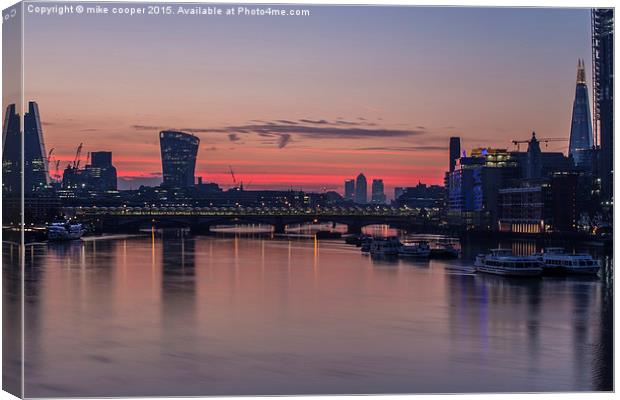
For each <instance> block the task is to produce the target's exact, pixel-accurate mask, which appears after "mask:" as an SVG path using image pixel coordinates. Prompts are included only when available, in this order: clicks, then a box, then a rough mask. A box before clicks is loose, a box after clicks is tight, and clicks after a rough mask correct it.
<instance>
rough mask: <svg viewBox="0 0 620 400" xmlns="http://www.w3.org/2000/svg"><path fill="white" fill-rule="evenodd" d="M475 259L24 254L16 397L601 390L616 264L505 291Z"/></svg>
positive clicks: (258, 241)
mask: <svg viewBox="0 0 620 400" xmlns="http://www.w3.org/2000/svg"><path fill="white" fill-rule="evenodd" d="M513 245H514V246H524V245H523V244H513ZM525 246H526V247H527V246H529V245H527V244H526V245H525ZM8 250H9V249H7V246H6V245H5V251H4V252H3V253H4V256H5V257H9V256H10V255H11V254H12V253H10V252H9V251H8ZM478 250H479V249H476V248H472V247H471V246H468V247H464V248H463V254H464V256H463V258H462V259H460V260H454V261H444V260H431V261H426V262H420V261H417V262H416V261H406V260H381V259H373V258H371V257H368V256H363V255H361V254H360V251H359V249H358V248H356V247H355V246H350V245H346V244H344V243H343V241H342V240H324V241H323V240H315V239H309V238H303V237H301V238H300V237H294V238H286V237H282V238H274V237H265V236H262V235H241V236H239V235H219V236H189V235H187V234H186V233H183V232H181V231H173V232H164V233H161V232H152V234H146V235H144V236H140V237H116V238H103V239H96V240H93V239H89V240H84V241H82V242H75V243H65V244H45V243H42V244H37V245H32V246H27V248H26V263H27V265H26V275H25V278H26V280H25V287H24V289H25V293H26V300H27V301H26V305H25V310H24V315H25V321H24V323H25V331H26V334H25V343H24V350H25V357H26V358H25V376H26V381H25V394H26V396H28V397H34V396H37V397H38V396H43V397H58V396H83V397H86V396H100V397H101V396H132V395H217V394H227V395H246V394H256V395H263V394H314V393H318V394H329V393H426V392H439V393H448V392H505V391H519V392H532V391H593V390H610V389H611V385H612V383H611V374H612V331H611V330H612V325H611V324H612V298H611V297H612V279H611V276H612V274H611V272H610V271H611V260H610V256H609V255H608V256H605V255H604V254H599V255H598V256H599V257H600V258H601V259H602V260H603V261H604V264H605V268H604V271H602V277H600V278H597V279H588V278H586V279H584V278H566V277H565V278H546V277H545V278H542V279H514V278H512V279H510V278H502V277H495V276H488V275H480V274H473V273H471V272H468V271H469V269H468V267H470V266H471V264H472V263H471V260H470V258H471V257H472V255H473V254H474V253H475V252H477V251H478ZM5 261H6V259H5ZM6 264H7V263H5V265H6ZM4 273H5V278H6V277H7V274H8V273H9V272H7V271H6V267H5V271H4ZM6 289H7V286H6V285H5V290H6Z"/></svg>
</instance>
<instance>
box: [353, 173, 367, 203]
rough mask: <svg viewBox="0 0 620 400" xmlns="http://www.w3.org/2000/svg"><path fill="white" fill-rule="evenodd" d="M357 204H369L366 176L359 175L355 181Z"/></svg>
mask: <svg viewBox="0 0 620 400" xmlns="http://www.w3.org/2000/svg"><path fill="white" fill-rule="evenodd" d="M355 202H356V203H357V204H366V203H368V183H367V182H366V177H365V176H364V174H361V173H360V174H359V175H358V176H357V179H356V180H355Z"/></svg>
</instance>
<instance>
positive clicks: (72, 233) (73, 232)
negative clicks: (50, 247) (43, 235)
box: [47, 222, 84, 241]
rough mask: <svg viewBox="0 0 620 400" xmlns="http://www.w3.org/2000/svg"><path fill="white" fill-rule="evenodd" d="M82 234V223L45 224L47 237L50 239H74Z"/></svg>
mask: <svg viewBox="0 0 620 400" xmlns="http://www.w3.org/2000/svg"><path fill="white" fill-rule="evenodd" d="M82 235H84V228H83V227H82V224H74V223H71V222H54V223H51V224H48V225H47V239H48V240H50V241H61V240H76V239H79V238H81V237H82Z"/></svg>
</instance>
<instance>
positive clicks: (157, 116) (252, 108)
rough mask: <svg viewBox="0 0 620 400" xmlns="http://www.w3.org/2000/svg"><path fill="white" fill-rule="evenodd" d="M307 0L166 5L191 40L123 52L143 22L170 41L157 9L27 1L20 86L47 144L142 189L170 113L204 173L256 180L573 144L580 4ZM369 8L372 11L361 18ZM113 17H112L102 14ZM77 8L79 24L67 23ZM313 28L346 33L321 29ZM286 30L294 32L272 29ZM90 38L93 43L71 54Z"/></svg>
mask: <svg viewBox="0 0 620 400" xmlns="http://www.w3.org/2000/svg"><path fill="white" fill-rule="evenodd" d="M309 8H310V10H311V11H312V15H311V16H310V17H303V18H302V17H299V18H300V19H295V18H294V21H292V20H290V19H289V20H277V21H275V20H268V19H267V20H265V19H224V18H221V19H217V18H215V19H212V20H210V21H211V23H210V24H203V23H202V22H203V21H202V20H200V19H186V18H182V17H171V19H169V20H168V22H169V23H170V24H172V25H173V26H174V27H175V28H178V29H179V30H180V31H179V35H182V37H183V38H184V41H183V43H179V44H178V45H177V46H178V47H179V48H178V49H177V47H173V46H169V48H170V50H169V52H171V53H172V54H167V55H165V56H164V55H161V54H159V53H158V51H157V50H156V48H151V49H147V51H143V50H144V49H142V50H141V51H140V52H134V51H132V43H134V41H135V42H136V43H137V42H140V43H144V42H145V37H144V36H145V35H148V34H149V33H152V34H153V35H154V36H153V37H152V41H153V42H158V41H160V40H164V41H165V42H166V43H169V42H170V41H171V40H174V38H172V39H170V38H168V39H166V38H163V37H160V35H162V33H161V32H158V31H157V29H156V28H157V26H158V23H159V22H161V21H160V20H157V19H155V20H153V19H148V18H136V19H132V21H129V19H128V18H125V19H123V18H121V17H110V16H106V17H105V18H104V17H97V16H89V17H88V18H87V19H86V18H75V17H72V16H70V15H67V16H63V17H59V18H55V19H50V18H43V17H38V16H34V15H31V16H29V18H28V19H27V20H26V21H27V24H32V26H31V27H28V29H26V32H27V33H26V36H25V50H24V58H25V60H26V61H27V62H26V63H25V65H26V70H25V78H26V81H27V82H29V83H28V85H26V87H25V94H26V98H28V99H33V100H35V101H37V102H38V103H39V105H40V106H41V110H42V111H41V119H42V122H43V130H44V135H45V140H46V147H47V148H48V150H49V149H51V148H54V149H55V157H56V159H60V160H62V162H61V168H63V166H64V165H66V163H67V162H69V161H71V160H72V159H73V157H74V155H75V149H76V147H77V145H78V144H79V143H80V142H84V149H85V151H99V150H106V151H112V152H113V153H114V160H115V166H116V167H117V168H118V176H119V188H121V189H127V188H129V187H133V188H137V187H138V186H139V185H141V184H147V185H157V184H159V183H160V182H161V180H162V178H161V173H162V171H161V158H160V154H159V143H158V134H159V132H160V131H161V130H166V129H178V130H184V131H188V132H191V133H193V134H194V135H196V136H197V137H199V138H200V140H201V144H200V148H199V150H198V156H197V165H196V177H202V178H203V180H204V181H208V182H216V183H219V184H221V185H222V186H224V187H226V186H233V182H232V181H231V177H230V174H229V171H228V168H229V165H232V166H233V168H234V169H235V173H236V175H237V176H238V179H239V180H240V181H243V182H244V183H246V184H248V183H250V186H249V188H250V189H251V188H261V189H262V188H273V189H285V188H290V187H293V188H295V189H304V190H309V191H320V190H321V189H323V188H325V189H327V190H337V191H338V192H341V193H342V192H343V182H344V178H351V177H354V176H357V174H359V173H360V172H364V174H366V175H367V176H368V177H369V179H374V178H380V179H383V180H384V183H385V188H386V189H385V191H386V193H388V194H391V193H392V192H393V189H394V187H398V186H415V184H417V182H418V181H423V182H425V183H428V184H441V183H442V182H443V173H444V171H445V170H446V168H447V166H446V160H445V157H444V156H443V154H444V153H445V151H446V150H447V149H448V141H449V137H451V136H459V137H461V140H462V146H463V149H467V150H471V149H472V148H475V147H480V146H485V147H486V146H488V147H500V148H507V149H509V150H511V149H512V148H513V146H512V144H511V140H513V139H527V138H528V137H529V134H530V132H531V131H532V130H536V131H537V132H538V133H539V135H540V136H541V137H565V138H566V143H564V142H561V143H557V142H556V143H549V145H548V146H549V147H548V148H546V150H549V151H551V150H559V151H563V152H564V153H566V152H567V150H568V137H569V133H570V124H571V105H572V100H573V96H574V80H575V75H574V74H575V69H574V66H575V62H576V60H577V59H579V58H584V59H585V60H586V70H587V71H589V68H590V62H589V57H587V56H588V54H589V53H588V52H589V46H590V35H589V18H590V14H589V10H586V9H561V10H558V9H555V10H548V9H476V8H472V9H466V10H463V9H460V10H459V11H458V12H456V11H453V10H450V9H431V8H422V7H407V8H386V9H381V10H376V9H372V10H370V9H366V8H365V7H361V8H356V9H349V8H347V7H327V8H321V7H309ZM349 12H351V13H354V14H355V16H352V15H350V13H349ZM371 16H372V19H373V20H374V21H375V24H376V25H377V27H376V28H373V29H367V28H366V27H365V26H364V25H363V24H365V23H368V22H370V18H371ZM110 18H117V19H118V24H117V30H116V31H115V32H107V31H106V32H103V31H101V30H100V29H98V27H99V26H100V25H101V26H103V25H104V24H109V23H110ZM85 21H87V22H85ZM300 21H301V24H300ZM130 22H131V23H130ZM388 22H389V23H390V24H389V26H388V25H387V23H388ZM483 22H484V23H486V24H491V25H492V27H489V28H488V29H489V30H488V31H487V28H483V26H484V25H482V23H483ZM85 23H88V25H89V27H90V28H91V29H83V30H82V31H83V32H84V35H82V37H79V38H78V37H73V36H72V35H71V34H70V31H71V30H72V29H76V28H78V27H80V26H82V25H83V24H85ZM39 24H40V25H39ZM455 24H456V26H455ZM35 25H36V26H35ZM291 25H295V27H296V28H295V29H292V28H291ZM39 26H40V28H39ZM319 28H320V29H321V31H322V32H325V35H326V36H329V33H334V34H335V33H339V36H338V37H339V39H338V40H337V41H336V43H330V42H329V40H327V39H326V38H322V37H319V38H317V37H315V35H314V32H317V31H318V29H319ZM362 28H364V29H362ZM281 30H286V31H287V32H291V34H290V36H291V37H290V38H287V39H286V40H284V41H280V42H275V41H274V38H276V37H278V32H280V31H281ZM438 30H441V31H442V32H440V33H439V32H437V31H438ZM42 32H46V33H47V34H48V36H46V37H43V35H42ZM49 32H53V33H54V35H52V36H49ZM249 32H255V33H256V32H258V33H257V34H255V35H253V37H249V35H248V33H249ZM190 33H192V34H190ZM198 33H200V34H198ZM437 34H439V35H440V36H439V37H437ZM119 35H122V36H123V37H122V40H119ZM194 36H195V37H197V39H196V40H194V39H188V38H191V37H194ZM209 37H218V38H222V37H225V38H226V39H225V40H222V39H220V40H219V41H217V43H215V42H212V41H208V40H207V41H206V42H205V41H204V38H209ZM430 38H433V39H430ZM388 39H390V40H388ZM438 40H441V46H439V42H437V41H438ZM53 43H62V44H61V45H52V44H53ZM246 43H247V44H246ZM275 43H278V45H276V44H275ZM192 45H193V47H192ZM86 46H88V48H93V49H96V51H94V53H93V57H80V58H79V59H77V58H76V56H75V55H76V54H83V52H84V51H86V50H85V49H86ZM188 47H191V48H192V49H193V51H192V50H191V49H189V48H188ZM440 47H441V51H439V48H440ZM548 48H554V57H553V59H551V57H548V56H546V55H545V49H548ZM97 49H98V50H97ZM351 49H355V51H352V50H351ZM465 49H466V50H467V51H465ZM106 51H112V53H111V54H114V55H115V56H116V57H115V58H116V59H103V58H102V54H103V53H105V52H106ZM177 51H179V53H183V55H184V58H178V57H174V54H175V53H176V52H177ZM52 52H53V54H54V57H53V62H51V63H46V62H45V61H46V60H48V59H50V58H51V56H52ZM278 53H280V54H281V55H280V56H279V57H278V56H277V55H278ZM213 55H215V56H213ZM242 55H243V57H242ZM420 55H423V56H420ZM377 56H379V57H377ZM491 56H492V57H493V59H494V60H495V62H494V63H493V65H486V64H488V62H487V61H485V59H489V57H491ZM118 60H124V61H125V62H123V63H119V62H118ZM171 60H172V61H171ZM498 64H499V65H498ZM145 65H147V66H148V68H145V67H144V66H145ZM224 66H226V68H224ZM431 66H432V67H433V68H430V67H431ZM587 75H588V76H587V78H588V82H590V78H591V77H590V75H591V74H587ZM62 77H66V78H70V79H71V82H72V84H71V85H64V84H62V82H63V79H58V78H62ZM319 77H320V79H319ZM104 81H105V82H106V84H105V87H104V86H103V85H100V82H104ZM276 82H277V85H276V84H275V83H276ZM361 83H363V85H361ZM543 83H544V84H543ZM31 88H36V90H33V89H31ZM121 97H122V98H123V99H124V100H123V101H122V102H119V101H118V99H119V98H121ZM84 99H87V101H85V100H84ZM524 99H527V101H525V100H524ZM120 138H122V139H123V141H122V143H118V141H119V139H120Z"/></svg>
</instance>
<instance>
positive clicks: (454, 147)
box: [450, 137, 461, 172]
mask: <svg viewBox="0 0 620 400" xmlns="http://www.w3.org/2000/svg"><path fill="white" fill-rule="evenodd" d="M459 157H461V138H460V137H451V138H450V172H452V171H454V167H455V166H456V160H457V159H458V158H459Z"/></svg>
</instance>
